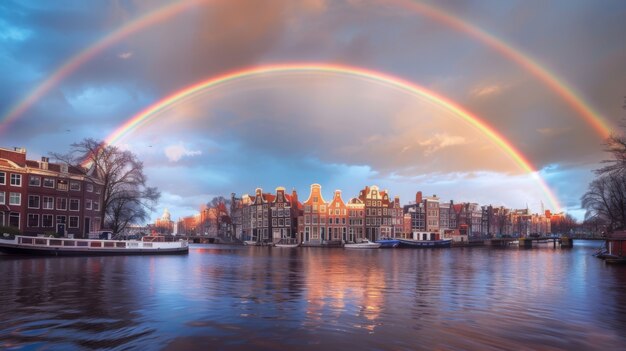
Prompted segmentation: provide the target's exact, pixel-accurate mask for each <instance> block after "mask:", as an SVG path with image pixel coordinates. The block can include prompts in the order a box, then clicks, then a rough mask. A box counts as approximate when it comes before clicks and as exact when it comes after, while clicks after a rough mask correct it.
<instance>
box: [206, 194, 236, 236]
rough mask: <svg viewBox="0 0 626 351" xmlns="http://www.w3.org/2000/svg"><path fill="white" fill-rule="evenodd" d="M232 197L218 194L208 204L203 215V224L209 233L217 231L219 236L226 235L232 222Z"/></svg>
mask: <svg viewBox="0 0 626 351" xmlns="http://www.w3.org/2000/svg"><path fill="white" fill-rule="evenodd" d="M229 209H230V199H226V198H224V197H223V196H216V197H214V198H213V199H211V201H209V202H208V203H207V204H206V207H205V209H204V210H203V215H202V217H203V218H202V222H203V223H202V225H203V227H204V231H205V232H207V233H215V235H217V236H225V235H226V232H227V231H228V226H229V225H230V224H231V218H230V214H229Z"/></svg>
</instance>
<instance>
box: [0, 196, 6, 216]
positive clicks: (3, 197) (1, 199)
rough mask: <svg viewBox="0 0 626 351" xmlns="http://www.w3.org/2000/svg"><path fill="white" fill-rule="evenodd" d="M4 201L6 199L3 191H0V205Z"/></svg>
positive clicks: (4, 202)
mask: <svg viewBox="0 0 626 351" xmlns="http://www.w3.org/2000/svg"><path fill="white" fill-rule="evenodd" d="M6 201H7V200H6V198H5V195H4V191H0V205H4V204H6ZM3 213H4V212H3Z"/></svg>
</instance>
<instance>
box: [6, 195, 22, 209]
mask: <svg viewBox="0 0 626 351" xmlns="http://www.w3.org/2000/svg"><path fill="white" fill-rule="evenodd" d="M21 204H22V194H20V193H11V195H9V205H15V206H20V205H21Z"/></svg>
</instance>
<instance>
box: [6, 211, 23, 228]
mask: <svg viewBox="0 0 626 351" xmlns="http://www.w3.org/2000/svg"><path fill="white" fill-rule="evenodd" d="M9 227H15V228H19V227H20V214H19V213H15V212H11V214H10V215H9Z"/></svg>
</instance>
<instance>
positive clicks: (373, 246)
mask: <svg viewBox="0 0 626 351" xmlns="http://www.w3.org/2000/svg"><path fill="white" fill-rule="evenodd" d="M343 247H344V248H346V249H378V248H379V247H380V243H373V242H371V241H369V240H367V239H363V240H362V241H361V242H360V243H352V244H345V245H344V246H343Z"/></svg>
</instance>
